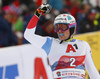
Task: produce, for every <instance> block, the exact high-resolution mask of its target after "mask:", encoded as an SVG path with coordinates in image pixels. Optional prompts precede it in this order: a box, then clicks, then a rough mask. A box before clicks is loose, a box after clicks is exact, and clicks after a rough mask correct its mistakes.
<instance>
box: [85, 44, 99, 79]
mask: <svg viewBox="0 0 100 79" xmlns="http://www.w3.org/2000/svg"><path fill="white" fill-rule="evenodd" d="M86 47H87V52H86V58H85V67H86V69H87V71H88V74H89V77H90V79H100V75H99V73H98V71H97V69H96V67H95V65H94V63H93V60H92V56H91V48H90V46H89V44H88V43H86Z"/></svg>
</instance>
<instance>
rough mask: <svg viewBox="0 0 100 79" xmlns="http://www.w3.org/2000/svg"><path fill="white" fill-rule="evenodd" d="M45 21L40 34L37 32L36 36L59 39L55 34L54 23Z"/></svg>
mask: <svg viewBox="0 0 100 79" xmlns="http://www.w3.org/2000/svg"><path fill="white" fill-rule="evenodd" d="M44 21H45V23H44V24H42V26H41V28H42V29H41V30H40V31H39V32H37V31H36V34H39V35H41V36H50V37H54V38H57V34H56V33H55V32H54V26H53V22H52V21H51V20H46V19H45V20H44ZM41 22H42V21H41Z"/></svg>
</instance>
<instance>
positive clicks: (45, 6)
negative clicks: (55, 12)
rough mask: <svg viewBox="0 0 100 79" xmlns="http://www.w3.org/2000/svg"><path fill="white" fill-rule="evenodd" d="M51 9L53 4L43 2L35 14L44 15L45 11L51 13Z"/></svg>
mask: <svg viewBox="0 0 100 79" xmlns="http://www.w3.org/2000/svg"><path fill="white" fill-rule="evenodd" d="M50 11H51V6H50V5H49V4H42V5H41V6H40V7H39V8H38V9H37V10H36V11H35V13H34V14H35V15H36V16H38V17H40V16H41V15H44V14H45V13H49V12H50Z"/></svg>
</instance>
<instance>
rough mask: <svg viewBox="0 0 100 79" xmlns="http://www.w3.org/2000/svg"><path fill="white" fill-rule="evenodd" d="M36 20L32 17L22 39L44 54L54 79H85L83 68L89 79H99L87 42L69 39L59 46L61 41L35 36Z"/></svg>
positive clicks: (35, 17)
mask: <svg viewBox="0 0 100 79" xmlns="http://www.w3.org/2000/svg"><path fill="white" fill-rule="evenodd" d="M38 20H39V18H38V17H37V16H36V15H34V16H33V17H32V19H31V20H30V22H29V24H28V26H27V28H26V31H25V33H24V37H25V38H26V39H27V40H28V41H29V42H30V43H31V44H34V45H36V46H38V47H39V48H42V49H43V50H44V51H45V52H46V54H47V55H48V58H49V64H50V66H51V69H52V72H53V77H54V79H85V68H86V69H87V71H88V74H89V77H90V79H100V76H99V73H98V71H97V70H96V68H95V65H94V63H93V60H92V57H91V49H90V46H89V44H88V43H87V42H85V41H81V40H77V39H71V40H70V41H63V42H62V43H61V44H60V42H61V40H59V39H55V38H52V37H48V36H47V37H42V36H39V35H36V34H35V29H36V25H37V22H38ZM40 53H41V52H40Z"/></svg>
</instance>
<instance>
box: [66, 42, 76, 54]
mask: <svg viewBox="0 0 100 79" xmlns="http://www.w3.org/2000/svg"><path fill="white" fill-rule="evenodd" d="M70 51H73V52H76V51H75V49H74V47H73V46H72V45H71V44H68V46H67V50H66V53H69V52H70Z"/></svg>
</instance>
